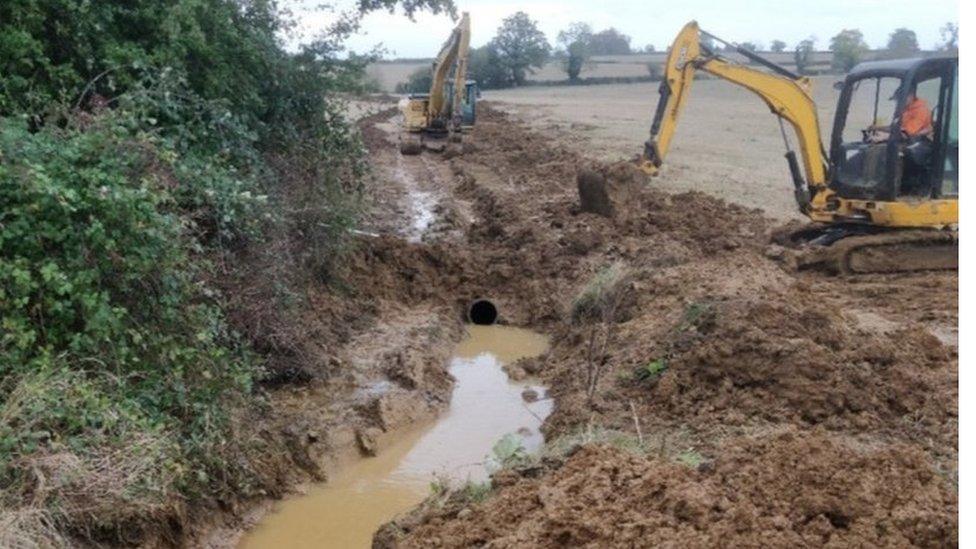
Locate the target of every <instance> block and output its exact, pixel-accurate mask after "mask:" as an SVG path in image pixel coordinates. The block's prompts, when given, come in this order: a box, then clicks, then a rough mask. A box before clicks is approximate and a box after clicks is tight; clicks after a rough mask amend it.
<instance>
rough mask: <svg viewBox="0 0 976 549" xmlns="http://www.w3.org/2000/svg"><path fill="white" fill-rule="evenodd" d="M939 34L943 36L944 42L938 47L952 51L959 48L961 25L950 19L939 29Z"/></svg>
mask: <svg viewBox="0 0 976 549" xmlns="http://www.w3.org/2000/svg"><path fill="white" fill-rule="evenodd" d="M939 34H940V35H941V36H942V43H941V44H939V46H938V49H940V50H942V51H951V52H955V51H958V50H959V25H957V24H955V23H953V22H952V21H949V22H948V23H946V24H945V25H943V26H942V28H940V29H939Z"/></svg>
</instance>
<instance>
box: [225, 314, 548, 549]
mask: <svg viewBox="0 0 976 549" xmlns="http://www.w3.org/2000/svg"><path fill="white" fill-rule="evenodd" d="M546 346H547V341H546V338H545V337H544V336H541V335H539V334H536V333H533V332H529V331H527V330H521V329H518V328H509V327H502V326H469V327H468V337H467V338H466V339H465V340H464V341H462V342H461V343H460V344H459V345H458V347H457V349H456V351H455V353H454V357H453V358H452V360H451V365H450V369H451V373H452V374H453V375H454V377H455V379H456V380H457V381H456V384H455V388H454V393H453V395H452V396H451V405H450V408H449V409H448V410H447V412H446V413H444V414H443V415H442V416H441V417H439V418H438V419H437V421H436V422H435V423H433V424H432V425H428V426H425V427H423V428H419V429H416V430H414V431H413V432H410V433H406V434H404V435H403V436H402V437H401V438H399V439H398V440H397V441H396V442H394V443H393V444H392V445H390V446H388V447H387V448H385V449H384V450H383V451H381V452H380V453H379V455H378V456H376V457H374V458H366V459H362V460H359V461H357V462H356V463H354V464H352V465H350V466H348V467H346V468H344V469H343V470H341V471H339V472H338V474H336V475H334V476H333V477H332V478H331V479H330V481H329V482H328V483H326V484H323V485H320V486H315V487H313V488H312V489H311V490H310V491H309V492H308V493H307V495H304V496H300V497H296V498H293V499H290V500H286V501H284V502H282V504H281V505H280V506H279V507H278V508H277V509H276V511H275V512H274V513H273V514H271V515H269V516H268V517H266V518H265V519H264V520H263V521H262V522H261V523H260V524H259V525H258V526H257V527H256V528H255V529H254V530H252V531H251V532H249V533H248V535H247V536H246V537H245V538H244V539H243V540H242V543H241V544H240V546H241V547H242V548H247V549H253V548H265V547H266V548H277V547H321V548H329V547H336V548H340V547H341V548H356V547H369V546H370V542H371V540H372V537H373V532H374V531H375V530H376V529H377V528H378V527H379V526H380V525H381V524H383V523H384V522H386V521H388V520H390V519H391V518H393V517H394V516H396V515H397V514H398V513H401V512H403V511H406V510H407V509H409V508H411V507H413V506H414V505H416V504H417V503H419V502H420V501H422V500H423V499H424V498H425V497H426V496H427V495H428V494H429V491H430V483H431V481H432V480H434V478H435V475H437V476H443V475H447V476H448V477H449V478H451V479H452V480H454V481H457V482H461V481H464V480H466V479H470V480H474V481H481V480H484V479H486V478H487V471H486V468H485V467H486V460H487V457H488V456H489V454H490V453H491V447H492V446H493V445H494V443H495V442H497V441H498V440H499V439H500V438H502V437H503V436H505V435H506V434H508V433H518V434H519V436H520V437H521V438H522V443H523V445H524V446H525V447H526V449H528V450H530V451H532V450H535V449H537V448H538V447H539V446H540V445H541V444H542V435H541V433H540V432H539V425H540V424H541V422H542V420H543V419H544V418H545V417H546V416H547V415H548V414H549V412H550V411H551V409H552V403H551V401H549V400H540V401H537V402H533V403H531V404H526V403H525V402H524V401H523V400H522V396H521V393H522V391H523V390H525V389H526V388H529V387H531V388H534V389H536V390H537V391H538V392H539V394H542V393H543V391H542V390H541V388H540V387H535V386H532V385H529V384H526V383H515V382H512V381H510V380H509V379H508V376H507V375H506V374H505V372H504V371H503V370H502V365H503V364H505V363H507V362H510V361H513V360H517V359H519V358H522V357H528V356H535V355H539V354H541V353H542V352H544V351H545V349H546Z"/></svg>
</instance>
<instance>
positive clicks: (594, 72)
mask: <svg viewBox="0 0 976 549" xmlns="http://www.w3.org/2000/svg"><path fill="white" fill-rule="evenodd" d="M762 55H763V57H765V58H767V59H769V60H770V61H774V62H776V63H779V64H781V65H783V66H785V67H786V68H788V69H795V68H796V67H795V66H794V64H793V53H792V52H784V53H770V52H764V53H763V54H762ZM664 56H665V53H664V52H658V53H641V54H632V55H600V56H594V57H593V58H592V59H590V62H589V63H587V64H586V66H584V67H583V72H582V73H581V77H582V78H608V77H611V78H612V77H627V78H633V77H639V76H647V74H648V72H647V64H648V63H650V62H653V63H657V64H659V65H661V64H663V63H664ZM830 56H831V53H830V52H829V51H824V52H814V56H813V65H814V66H815V68H817V69H825V68H826V67H827V66H829V64H830ZM730 57H731V58H733V59H736V58H737V60H739V61H744V59H743V58H741V57H739V56H737V55H730ZM427 66H430V62H429V61H416V60H412V61H402V62H400V61H387V62H380V63H374V64H372V65H370V66H369V67H368V68H367V74H368V75H369V76H370V77H372V78H375V79H376V81H377V82H379V85H380V87H381V89H382V90H383V91H388V92H392V91H394V89H395V88H396V85H397V84H399V83H400V82H406V80H407V77H408V76H410V73H412V72H413V71H415V70H417V69H419V68H422V67H427ZM529 80H530V81H534V82H548V81H562V80H566V71H565V70H563V66H562V63H561V62H560V61H556V60H554V61H550V62H548V63H546V65H545V66H543V67H542V68H541V69H537V70H536V72H535V73H533V74H530V75H529Z"/></svg>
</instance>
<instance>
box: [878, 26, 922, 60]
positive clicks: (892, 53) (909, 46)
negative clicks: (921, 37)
mask: <svg viewBox="0 0 976 549" xmlns="http://www.w3.org/2000/svg"><path fill="white" fill-rule="evenodd" d="M918 52H919V49H918V38H917V37H916V36H915V31H913V30H910V29H906V28H904V27H902V28H899V29H895V31H894V32H892V33H891V34H890V35H889V36H888V48H887V51H886V52H885V57H888V58H891V59H898V58H902V57H912V56H914V55H917V54H918Z"/></svg>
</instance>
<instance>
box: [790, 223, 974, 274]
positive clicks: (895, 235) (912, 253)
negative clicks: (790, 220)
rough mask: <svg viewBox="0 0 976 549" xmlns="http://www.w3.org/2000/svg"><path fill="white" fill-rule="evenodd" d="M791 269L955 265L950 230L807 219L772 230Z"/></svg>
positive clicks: (857, 270) (865, 270) (866, 270)
mask: <svg viewBox="0 0 976 549" xmlns="http://www.w3.org/2000/svg"><path fill="white" fill-rule="evenodd" d="M772 240H773V242H774V243H775V244H778V245H780V246H783V247H784V248H786V249H787V250H789V258H790V264H791V265H792V266H793V267H795V268H796V269H797V270H801V271H805V270H816V271H821V272H825V273H828V274H837V275H849V274H871V273H905V272H918V271H951V270H956V269H958V265H959V259H958V258H959V239H958V234H957V233H956V232H955V231H949V230H944V231H938V230H931V229H886V228H880V227H873V226H870V225H855V224H851V225H844V224H832V225H820V224H809V225H807V226H804V227H802V228H799V229H790V230H784V231H780V232H778V233H774V235H773V238H772Z"/></svg>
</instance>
